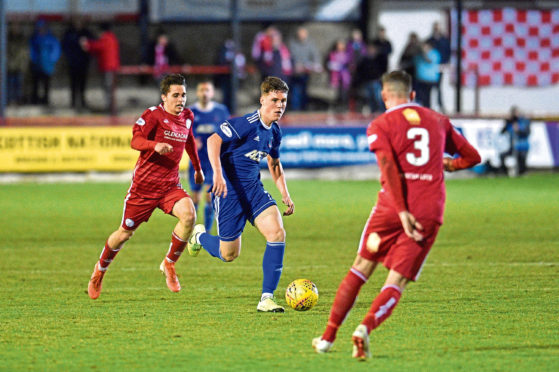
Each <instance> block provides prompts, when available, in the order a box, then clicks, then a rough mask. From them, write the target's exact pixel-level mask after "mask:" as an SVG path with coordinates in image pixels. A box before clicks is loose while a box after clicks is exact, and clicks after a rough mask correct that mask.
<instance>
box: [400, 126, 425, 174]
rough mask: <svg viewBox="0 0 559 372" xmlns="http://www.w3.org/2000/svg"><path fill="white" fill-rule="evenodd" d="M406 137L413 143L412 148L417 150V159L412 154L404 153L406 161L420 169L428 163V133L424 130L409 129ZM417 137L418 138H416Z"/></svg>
mask: <svg viewBox="0 0 559 372" xmlns="http://www.w3.org/2000/svg"><path fill="white" fill-rule="evenodd" d="M407 137H408V139H410V140H415V141H414V142H413V147H414V148H415V149H416V150H419V157H417V156H415V154H414V153H413V152H408V153H406V160H407V161H408V163H410V164H411V165H415V166H416V167H420V166H422V165H425V164H427V162H428V161H429V132H428V131H427V129H425V128H417V127H415V128H410V129H409V130H408V133H407ZM417 137H419V138H417Z"/></svg>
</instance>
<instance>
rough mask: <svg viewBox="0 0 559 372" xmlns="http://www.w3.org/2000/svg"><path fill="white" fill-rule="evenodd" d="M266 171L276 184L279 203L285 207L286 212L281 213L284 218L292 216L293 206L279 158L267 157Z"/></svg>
mask: <svg viewBox="0 0 559 372" xmlns="http://www.w3.org/2000/svg"><path fill="white" fill-rule="evenodd" d="M268 169H269V170H270V174H271V175H272V179H273V180H274V183H275V184H276V187H277V188H278V190H279V192H280V193H281V201H282V202H283V204H285V205H286V206H287V210H286V211H285V212H283V215H284V216H289V215H292V214H293V212H295V205H294V204H293V201H292V200H291V196H290V195H289V190H287V182H286V181H285V172H284V171H283V166H282V165H281V161H280V160H279V158H277V159H276V158H273V157H271V156H270V155H268Z"/></svg>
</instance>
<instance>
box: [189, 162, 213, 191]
mask: <svg viewBox="0 0 559 372" xmlns="http://www.w3.org/2000/svg"><path fill="white" fill-rule="evenodd" d="M202 171H203V172H204V183H203V184H202V185H198V184H197V183H196V182H194V167H193V166H192V164H190V166H189V167H188V183H190V190H191V191H192V192H200V191H201V190H202V186H204V185H207V186H211V185H212V183H213V178H214V172H213V170H212V166H211V165H210V164H202ZM207 189H208V190H209V187H208V188H207Z"/></svg>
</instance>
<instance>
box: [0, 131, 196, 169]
mask: <svg viewBox="0 0 559 372" xmlns="http://www.w3.org/2000/svg"><path fill="white" fill-rule="evenodd" d="M131 140H132V128H131V127H127V126H122V127H121V126H118V127H54V128H53V127H25V128H0V172H85V171H125V170H132V169H133V168H134V165H135V164H136V160H137V159H138V155H139V152H138V151H136V150H133V149H132V148H130V141H131ZM185 155H186V154H185ZM187 162H188V155H186V156H183V159H182V161H181V169H186V166H187Z"/></svg>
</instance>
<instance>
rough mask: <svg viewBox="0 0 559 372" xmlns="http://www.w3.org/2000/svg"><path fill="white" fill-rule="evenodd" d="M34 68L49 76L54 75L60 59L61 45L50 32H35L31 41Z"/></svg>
mask: <svg viewBox="0 0 559 372" xmlns="http://www.w3.org/2000/svg"><path fill="white" fill-rule="evenodd" d="M29 47H30V49H31V64H32V67H33V68H34V69H36V70H38V71H40V72H43V73H45V74H47V75H52V74H53V72H54V67H55V66H56V62H58V59H59V58H60V43H59V42H58V40H57V39H56V37H55V36H54V35H53V34H52V33H51V32H50V31H49V32H47V33H46V34H40V33H38V32H35V33H34V34H33V36H31V40H29Z"/></svg>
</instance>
